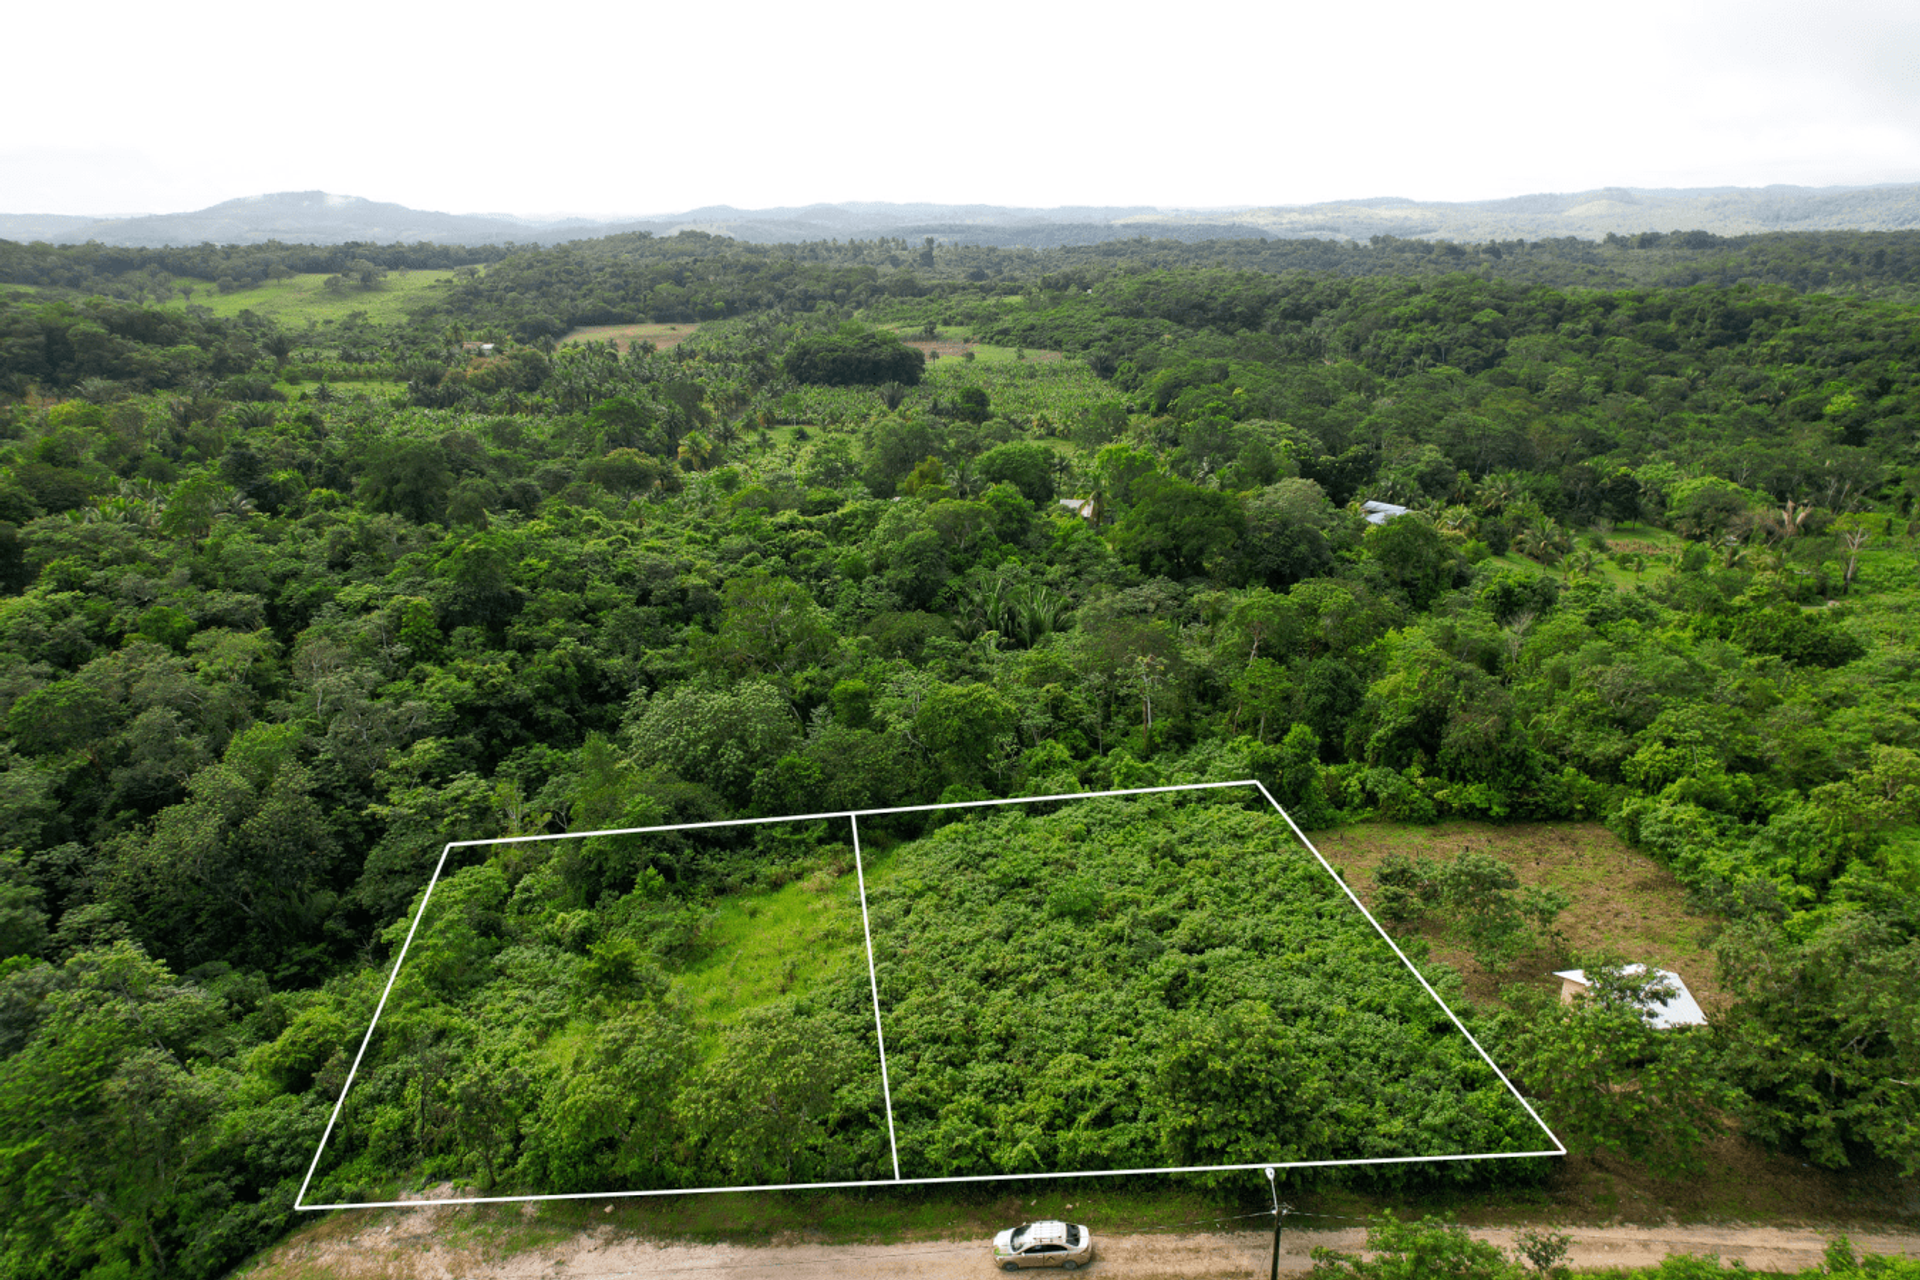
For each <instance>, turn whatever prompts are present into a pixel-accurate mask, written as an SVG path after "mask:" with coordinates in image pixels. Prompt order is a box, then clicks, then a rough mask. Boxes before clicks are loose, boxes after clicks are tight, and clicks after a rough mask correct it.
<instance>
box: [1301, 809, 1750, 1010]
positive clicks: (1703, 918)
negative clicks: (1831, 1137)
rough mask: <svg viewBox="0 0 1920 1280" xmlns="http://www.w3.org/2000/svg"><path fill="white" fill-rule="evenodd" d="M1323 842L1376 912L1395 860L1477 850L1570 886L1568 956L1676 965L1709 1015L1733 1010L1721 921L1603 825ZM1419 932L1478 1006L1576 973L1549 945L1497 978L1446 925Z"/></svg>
mask: <svg viewBox="0 0 1920 1280" xmlns="http://www.w3.org/2000/svg"><path fill="white" fill-rule="evenodd" d="M1314 843H1315V844H1316V845H1318V846H1319V847H1320V852H1321V853H1323V854H1325V855H1326V859H1327V861H1328V862H1330V863H1332V864H1333V866H1334V868H1335V869H1336V870H1338V871H1339V872H1340V873H1341V874H1342V875H1343V876H1344V877H1345V878H1346V881H1347V883H1348V884H1349V885H1351V886H1352V887H1353V891H1354V892H1355V893H1357V894H1359V895H1360V899H1361V900H1362V901H1363V902H1365V903H1367V904H1368V906H1369V907H1371V906H1372V905H1373V902H1374V900H1375V897H1376V890H1375V886H1374V883H1373V870H1374V868H1375V867H1378V866H1379V865H1380V863H1381V861H1382V860H1383V859H1385V858H1386V857H1387V855H1388V854H1392V853H1404V854H1407V855H1409V856H1411V857H1417V858H1432V859H1448V858H1452V857H1454V856H1455V855H1456V854H1458V853H1460V852H1461V850H1463V849H1465V848H1468V847H1471V848H1473V849H1477V850H1480V851H1481V852H1484V853H1490V854H1492V855H1493V856H1494V857H1496V858H1498V859H1500V861H1502V862H1504V863H1506V864H1507V865H1508V866H1510V867H1512V868H1513V870H1514V874H1515V875H1517V876H1518V877H1519V878H1520V882H1521V883H1522V884H1530V885H1540V886H1542V887H1543V888H1552V889H1561V890H1564V891H1565V892H1566V893H1567V894H1568V895H1569V896H1570V897H1571V898H1572V899H1573V902H1572V905H1570V906H1569V907H1568V908H1567V909H1566V910H1565V911H1564V912H1562V913H1561V915H1560V919H1559V923H1558V928H1559V931H1560V933H1561V934H1562V935H1563V936H1564V937H1565V938H1566V942H1567V952H1570V953H1572V954H1575V955H1578V954H1591V953H1593V952H1595V951H1602V950H1605V951H1612V952H1614V953H1616V954H1617V955H1619V956H1620V958H1621V959H1622V960H1625V961H1629V962H1632V961H1638V962H1641V963H1644V964H1650V965H1653V966H1654V967H1656V968H1661V969H1669V970H1672V971H1673V972H1675V973H1677V974H1679V975H1680V976H1681V977H1682V978H1684V979H1686V983H1687V987H1688V989H1689V990H1691V991H1692V992H1693V994H1694V996H1695V997H1696V998H1697V999H1698V1000H1699V1001H1700V1003H1701V1006H1702V1007H1703V1008H1705V1009H1706V1010H1707V1011H1708V1012H1709V1013H1711V1012H1713V1011H1714V1010H1715V1009H1718V1008H1723V1007H1724V1006H1725V1004H1726V995H1725V993H1724V992H1723V991H1722V990H1721V989H1720V987H1719V985H1718V983H1717V982H1716V981H1715V977H1716V971H1715V967H1714V961H1713V952H1712V949H1711V945H1710V942H1711V938H1712V935H1713V934H1714V933H1715V932H1716V931H1717V930H1718V927H1719V923H1720V922H1719V920H1718V919H1717V918H1716V917H1714V916H1711V915H1706V914H1703V913H1701V912H1698V911H1695V910H1693V909H1692V908H1690V907H1689V906H1687V891H1686V888H1685V886H1683V885H1682V884H1681V883H1680V882H1679V881H1678V880H1677V879H1675V878H1674V876H1673V873H1672V872H1670V871H1668V870H1667V869H1666V868H1665V867H1662V866H1661V865H1660V864H1659V863H1657V862H1654V861H1653V860H1652V859H1651V858H1649V857H1647V856H1646V855H1645V854H1643V853H1639V852H1636V851H1635V850H1634V849H1633V848H1631V847H1630V846H1628V845H1627V843H1626V842H1625V841H1623V840H1621V839H1620V837H1618V836H1616V835H1614V834H1613V832H1611V831H1609V830H1607V829H1606V828H1605V827H1603V826H1601V825H1600V824H1599V823H1597V822H1551V823H1542V822H1519V823H1513V824H1511V825H1507V826H1493V825H1490V824H1487V823H1478V822H1439V823H1435V824H1434V825H1433V826H1430V827H1415V826H1404V825H1400V824H1397V823H1391V822H1364V823H1359V824H1356V825H1354V826H1350V827H1342V828H1340V829H1338V830H1335V831H1326V832H1316V833H1315V834H1314ZM1410 932H1411V933H1412V934H1414V935H1416V936H1419V937H1422V938H1424V939H1426V940H1427V942H1428V944H1429V945H1430V946H1431V947H1432V949H1433V955H1434V956H1435V958H1437V959H1439V960H1442V961H1444V962H1446V963H1447V964H1449V965H1451V966H1452V967H1453V968H1455V969H1456V970H1458V971H1459V972H1460V974H1461V976H1462V977H1463V978H1464V979H1465V980H1466V989H1467V996H1468V998H1469V999H1471V1000H1473V1001H1474V1002H1475V1003H1476V1004H1491V1003H1493V1002H1494V1001H1495V1000H1496V999H1497V997H1498V994H1499V988H1500V987H1501V986H1502V985H1503V984H1505V983H1509V982H1525V983H1529V984H1533V985H1538V986H1542V987H1545V988H1550V989H1553V990H1558V989H1559V986H1560V980H1559V979H1558V978H1555V977H1553V976H1551V975H1552V972H1553V971H1554V970H1555V969H1563V968H1565V967H1566V963H1565V962H1566V953H1562V952H1558V951H1556V950H1555V949H1552V948H1546V947H1541V948H1536V949H1534V950H1533V951H1530V952H1528V953H1526V954H1524V955H1522V956H1520V957H1519V958H1517V959H1516V960H1515V961H1514V962H1513V964H1512V965H1510V966H1509V967H1508V968H1507V969H1506V970H1504V971H1503V972H1498V973H1489V972H1488V971H1487V970H1485V969H1484V968H1482V967H1481V966H1480V965H1479V964H1478V963H1476V962H1475V961H1474V959H1473V957H1472V956H1471V955H1469V954H1468V953H1467V952H1465V951H1463V950H1461V949H1460V948H1459V947H1457V946H1454V945H1452V944H1451V943H1450V942H1449V941H1448V940H1447V937H1446V932H1445V928H1444V926H1443V925H1441V924H1439V923H1426V924H1422V925H1419V926H1416V927H1415V928H1413V929H1412V930H1411V931H1410Z"/></svg>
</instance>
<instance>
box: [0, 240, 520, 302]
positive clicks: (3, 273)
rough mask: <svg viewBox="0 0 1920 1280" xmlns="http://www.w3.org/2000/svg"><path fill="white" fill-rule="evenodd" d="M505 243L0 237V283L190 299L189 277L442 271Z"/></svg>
mask: <svg viewBox="0 0 1920 1280" xmlns="http://www.w3.org/2000/svg"><path fill="white" fill-rule="evenodd" d="M512 251H513V249H512V246H510V245H473V246H466V245H442V244H428V243H425V242H424V241H423V242H421V243H418V244H410V245H409V244H390V245H380V244H372V243H364V242H358V241H355V242H349V243H346V244H326V245H313V244H282V243H280V242H279V241H277V240H269V241H267V242H266V243H265V244H251V245H212V244H202V245H191V246H181V247H178V248H158V249H153V248H133V247H129V246H124V245H106V244H98V243H88V244H77V245H51V244H46V243H44V242H35V243H32V244H20V243H18V242H15V241H11V240H0V284H20V285H33V286H35V287H37V288H42V289H50V290H57V291H60V292H61V293H62V294H72V295H77V296H81V297H85V296H89V295H102V296H106V297H118V298H127V299H133V300H149V301H155V302H165V301H167V300H168V299H169V298H171V297H172V296H174V295H176V294H178V295H181V296H182V297H183V298H184V299H185V300H186V301H188V302H191V301H192V299H193V293H192V290H193V288H194V287H195V286H196V285H200V286H205V287H216V288H222V289H224V290H226V291H232V290H235V289H242V288H247V287H250V286H253V285H258V284H262V283H264V282H266V281H268V280H280V279H284V278H286V277H288V276H292V275H306V274H312V273H316V272H318V273H325V274H328V275H335V274H339V273H342V272H345V271H348V270H349V269H350V268H352V267H354V265H355V264H357V263H368V264H371V265H372V266H374V267H377V268H379V269H380V270H383V271H412V270H434V271H450V270H453V269H454V268H457V267H467V266H475V265H481V264H485V263H489V262H497V261H499V260H500V259H501V258H503V257H505V256H506V255H507V254H509V253H511V252H512Z"/></svg>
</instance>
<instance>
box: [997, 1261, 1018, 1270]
mask: <svg viewBox="0 0 1920 1280" xmlns="http://www.w3.org/2000/svg"><path fill="white" fill-rule="evenodd" d="M1000 1269H1001V1270H1002V1271H1018V1270H1019V1269H1020V1264H1019V1263H1017V1262H1003V1263H1001V1264H1000Z"/></svg>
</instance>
